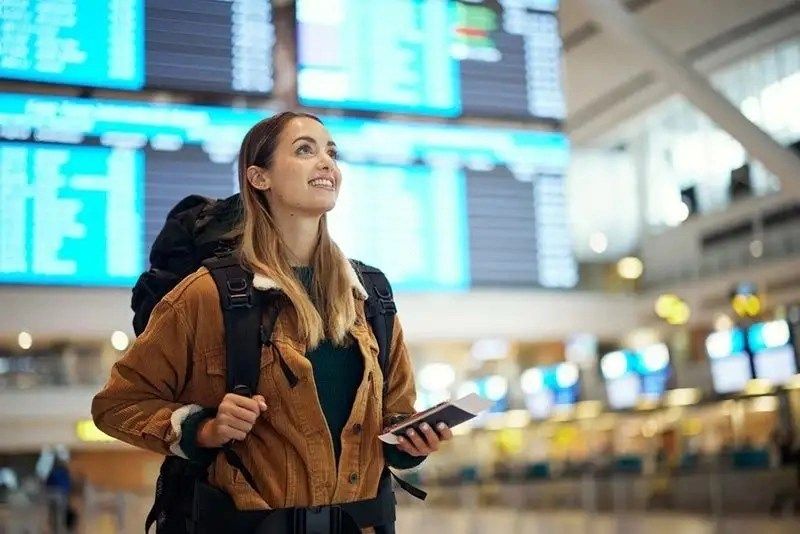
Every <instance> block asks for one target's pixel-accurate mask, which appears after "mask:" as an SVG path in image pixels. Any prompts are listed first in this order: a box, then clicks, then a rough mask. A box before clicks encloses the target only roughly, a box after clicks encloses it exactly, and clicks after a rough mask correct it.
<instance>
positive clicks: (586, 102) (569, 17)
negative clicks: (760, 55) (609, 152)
mask: <svg viewBox="0 0 800 534" xmlns="http://www.w3.org/2000/svg"><path fill="white" fill-rule="evenodd" d="M620 1H623V0H620ZM624 1H625V4H626V6H627V8H628V9H629V10H630V11H631V12H632V13H634V15H635V18H636V19H637V21H638V22H640V23H641V25H642V27H643V28H644V29H645V30H646V31H647V32H648V33H650V34H651V35H652V36H653V37H654V38H655V39H656V40H657V41H659V42H660V43H661V44H663V45H664V46H665V47H666V48H667V49H669V50H670V51H672V52H673V53H675V54H676V55H677V56H678V57H679V58H680V59H683V60H687V61H688V62H690V63H691V64H693V65H694V66H695V67H696V68H697V69H698V70H700V71H707V70H709V69H713V68H715V67H719V66H721V65H724V64H725V63H729V62H731V61H733V60H735V59H737V58H739V57H742V56H744V55H747V54H751V53H753V52H755V51H756V50H758V49H759V48H763V47H766V46H768V45H770V44H773V43H775V42H777V41H780V40H783V39H785V38H787V37H789V36H792V35H797V34H800V1H798V0H624ZM560 20H561V36H562V39H563V42H564V84H565V91H566V99H567V111H568V115H567V121H566V130H567V132H568V133H570V135H571V137H572V139H573V142H576V143H577V144H582V143H586V144H591V143H592V141H593V140H595V139H596V138H597V137H600V136H602V135H603V134H604V133H606V132H608V130H609V129H610V128H613V126H615V125H616V124H618V123H619V122H620V121H622V120H624V119H625V118H628V117H630V116H631V115H633V114H635V113H637V112H639V111H641V110H643V109H646V108H647V107H649V106H652V105H653V104H654V103H655V102H657V101H659V100H660V99H663V98H664V97H666V96H668V95H669V94H672V93H674V91H673V90H672V89H671V88H669V87H667V86H666V85H664V84H663V83H661V82H660V81H659V80H657V79H656V77H655V76H654V75H653V73H652V71H651V69H650V68H649V67H648V65H647V64H646V63H645V62H644V60H643V57H642V56H641V55H639V54H637V53H636V50H635V49H631V48H630V47H628V46H626V45H623V44H621V42H619V41H618V40H616V39H615V38H614V35H613V34H610V33H609V32H607V31H604V30H603V29H602V28H601V27H600V26H599V24H598V23H596V22H595V21H594V20H593V19H592V16H591V11H590V7H589V6H588V5H587V1H586V0H561V7H560Z"/></svg>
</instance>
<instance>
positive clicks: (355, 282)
mask: <svg viewBox="0 0 800 534" xmlns="http://www.w3.org/2000/svg"><path fill="white" fill-rule="evenodd" d="M345 270H346V272H347V280H348V281H349V282H350V287H352V289H353V294H354V295H355V296H356V297H357V298H358V299H360V300H367V298H369V294H368V293H367V290H366V289H365V288H364V284H362V283H361V279H360V278H359V277H358V273H356V270H355V269H354V268H353V265H352V264H351V263H350V262H349V261H347V260H345ZM253 287H255V288H256V289H258V290H260V291H267V290H270V289H278V290H281V291H283V287H281V285H280V284H279V283H278V281H277V280H275V279H273V278H271V277H269V276H267V275H265V274H261V273H255V274H254V275H253Z"/></svg>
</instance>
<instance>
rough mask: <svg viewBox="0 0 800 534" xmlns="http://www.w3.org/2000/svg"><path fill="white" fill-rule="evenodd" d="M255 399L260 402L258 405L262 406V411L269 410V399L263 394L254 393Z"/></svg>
mask: <svg viewBox="0 0 800 534" xmlns="http://www.w3.org/2000/svg"><path fill="white" fill-rule="evenodd" d="M253 400H254V401H256V402H257V403H258V407H259V408H261V411H262V412H265V411H266V410H267V400H266V399H265V398H264V396H263V395H253Z"/></svg>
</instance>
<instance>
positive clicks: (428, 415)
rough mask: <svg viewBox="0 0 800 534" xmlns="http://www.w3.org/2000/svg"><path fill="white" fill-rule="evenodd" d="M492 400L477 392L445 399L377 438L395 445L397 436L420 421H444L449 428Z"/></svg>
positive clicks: (470, 417)
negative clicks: (458, 397) (457, 397)
mask: <svg viewBox="0 0 800 534" xmlns="http://www.w3.org/2000/svg"><path fill="white" fill-rule="evenodd" d="M491 405H492V401H490V400H487V399H484V398H483V397H481V396H480V395H478V394H477V393H470V394H469V395H467V396H465V397H461V398H460V399H457V400H453V401H445V402H442V403H439V404H437V405H436V406H433V407H431V408H428V409H427V410H423V411H421V412H417V413H415V414H413V415H411V416H410V417H408V419H405V420H403V421H401V422H400V423H397V424H396V425H393V426H390V427H389V428H387V429H386V430H385V432H384V433H383V434H381V435H380V436H378V439H380V440H381V441H383V442H384V443H389V444H390V445H397V436H405V433H406V431H407V430H408V429H409V428H415V429H416V428H417V427H418V426H419V425H420V424H422V423H428V424H429V425H430V426H431V427H432V428H434V429H435V428H436V425H437V424H438V423H444V424H446V425H447V426H449V427H450V428H453V427H454V426H456V425H460V424H461V423H463V422H465V421H469V420H470V419H472V418H473V417H475V416H476V415H478V414H479V413H480V412H482V411H484V410H486V409H488V408H489V407H490V406H491Z"/></svg>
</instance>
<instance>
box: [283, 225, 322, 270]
mask: <svg viewBox="0 0 800 534" xmlns="http://www.w3.org/2000/svg"><path fill="white" fill-rule="evenodd" d="M272 218H273V220H274V221H275V224H276V225H277V226H278V230H279V231H280V233H281V238H282V239H283V243H284V244H285V245H286V246H287V247H288V248H289V253H290V254H289V262H290V263H291V264H292V266H293V267H296V266H299V265H311V257H312V256H313V255H314V249H315V248H316V246H317V239H318V234H319V223H320V217H319V216H316V215H315V216H310V217H309V216H306V215H303V214H301V213H298V212H293V213H281V212H278V211H273V213H272Z"/></svg>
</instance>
